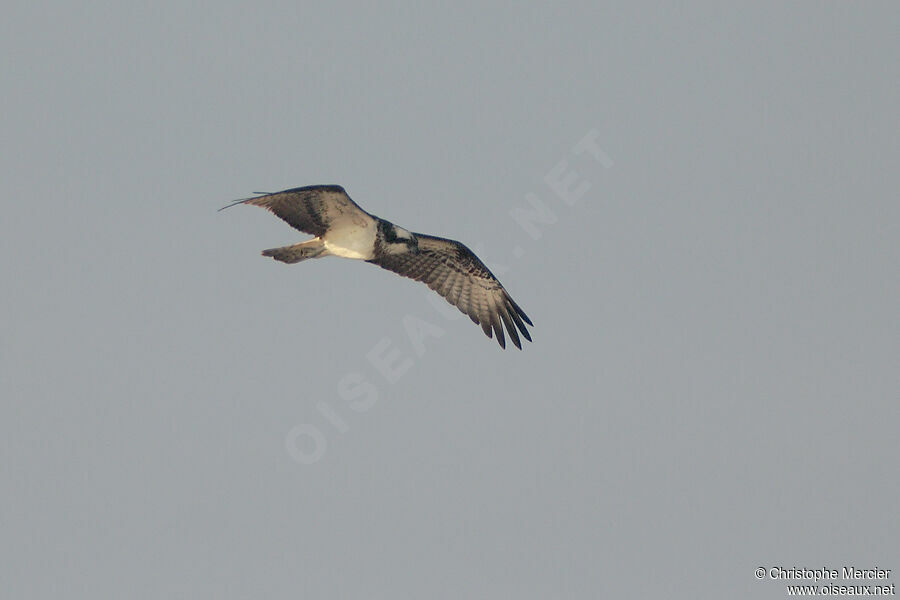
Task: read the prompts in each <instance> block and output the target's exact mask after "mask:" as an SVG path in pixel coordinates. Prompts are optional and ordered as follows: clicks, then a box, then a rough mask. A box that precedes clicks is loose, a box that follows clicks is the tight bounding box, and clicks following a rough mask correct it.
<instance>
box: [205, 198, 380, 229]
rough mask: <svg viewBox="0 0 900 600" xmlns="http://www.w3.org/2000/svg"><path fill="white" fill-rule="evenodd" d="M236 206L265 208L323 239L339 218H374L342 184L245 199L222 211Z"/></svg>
mask: <svg viewBox="0 0 900 600" xmlns="http://www.w3.org/2000/svg"><path fill="white" fill-rule="evenodd" d="M236 204H252V205H253V206H261V207H263V208H265V209H267V210H269V211H270V212H272V213H273V214H275V215H276V216H277V217H279V218H281V219H282V220H284V221H286V222H287V223H288V224H289V225H290V226H291V227H293V228H294V229H299V230H300V231H302V232H304V233H309V234H311V235H314V236H316V237H321V236H322V235H324V234H325V232H326V231H328V229H329V228H330V227H331V224H332V223H334V222H335V221H337V220H339V219H345V218H346V219H359V218H367V217H369V216H370V215H369V214H368V213H367V212H366V211H364V210H363V209H361V208H360V207H359V206H358V205H357V204H356V202H354V201H353V200H351V199H350V196H348V195H347V192H345V191H344V188H342V187H341V186H339V185H310V186H306V187H299V188H294V189H291V190H284V191H283V192H275V193H274V194H264V195H262V196H256V197H254V198H244V199H242V200H238V201H236V202H232V203H231V204H229V205H228V206H225V207H223V208H221V209H219V210H225V209H226V208H231V207H232V206H234V205H236Z"/></svg>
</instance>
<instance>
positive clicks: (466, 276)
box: [219, 185, 534, 350]
mask: <svg viewBox="0 0 900 600" xmlns="http://www.w3.org/2000/svg"><path fill="white" fill-rule="evenodd" d="M237 204H252V205H253V206H261V207H263V208H265V209H267V210H269V211H270V212H272V213H273V214H275V216H277V217H279V218H281V219H282V220H284V221H286V222H287V223H288V224H289V225H290V226H291V227H293V228H294V229H299V230H300V231H302V232H304V233H308V234H310V235H313V236H315V237H314V238H313V239H311V240H308V241H305V242H300V243H299V244H294V245H292V246H283V247H281V248H271V249H269V250H263V253H262V254H263V256H271V257H272V258H274V259H275V260H278V261H281V262H283V263H297V262H300V261H302V260H306V259H308V258H323V257H325V256H339V257H342V258H353V259H357V260H364V261H366V262H368V263H372V264H374V265H378V266H379V267H381V268H383V269H387V270H389V271H393V272H394V273H397V274H398V275H402V276H403V277H409V278H410V279H414V280H416V281H421V282H422V283H424V284H425V285H427V286H428V287H430V288H431V289H432V290H434V291H436V292H437V293H438V294H440V295H441V296H443V297H444V299H446V300H447V302H449V303H450V304H452V305H453V306H456V307H457V308H459V310H460V311H462V312H463V313H464V314H466V315H468V316H469V318H470V319H472V321H474V322H475V323H476V324H479V325H481V328H482V329H483V330H484V333H485V335H487V336H488V337H489V338H490V337H493V334H496V335H497V342H498V343H499V344H500V347H501V348H506V338H505V336H504V335H503V325H506V331H507V333H508V335H509V338H510V339H511V340H512V343H513V344H515V346H516V348H519V349H520V350H521V349H522V344H521V342H520V341H519V334H520V333H521V335H522V337H524V338H525V339H526V340H528V341H529V342H530V341H531V335H530V334H529V333H528V329H527V328H526V327H525V323H527V324H528V325H531V326H532V327H533V326H534V325H533V324H532V322H531V319H529V318H528V316H527V315H526V314H525V312H524V311H523V310H522V309H521V308H519V305H518V304H516V303H515V301H513V299H512V298H511V297H510V295H509V294H508V293H507V291H506V290H505V289H504V288H503V286H502V285H500V282H499V281H498V280H497V278H496V277H494V274H493V273H491V271H490V270H489V269H488V268H487V267H486V266H484V263H483V262H481V261H480V260H479V259H478V257H477V256H475V253H473V252H472V251H471V250H469V249H468V248H467V247H466V246H464V245H463V244H461V243H459V242H457V241H454V240H448V239H445V238H440V237H435V236H431V235H424V234H421V233H413V232H411V231H407V230H406V229H403V228H402V227H398V226H397V225H394V224H393V223H391V222H389V221H385V220H384V219H380V218H378V217H376V216H375V215H371V214H369V213H367V212H366V211H364V210H363V209H362V208H360V207H359V206H358V205H357V204H356V203H355V202H354V201H353V200H351V199H350V196H348V195H347V192H345V191H344V188H342V187H341V186H338V185H312V186H307V187H299V188H294V189H290V190H284V191H282V192H275V193H273V194H262V195H260V196H255V197H253V198H245V199H242V200H237V201H235V202H233V203H231V204H229V205H228V206H225V207H223V208H221V209H219V210H224V209H225V208H230V207H232V206H235V205H237ZM501 323H502V324H501Z"/></svg>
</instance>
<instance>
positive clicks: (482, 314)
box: [369, 233, 534, 350]
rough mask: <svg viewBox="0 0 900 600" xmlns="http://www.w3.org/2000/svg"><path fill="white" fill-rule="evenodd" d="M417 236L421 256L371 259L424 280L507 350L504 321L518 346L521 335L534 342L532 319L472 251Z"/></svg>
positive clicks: (392, 255) (449, 242)
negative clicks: (529, 326)
mask: <svg viewBox="0 0 900 600" xmlns="http://www.w3.org/2000/svg"><path fill="white" fill-rule="evenodd" d="M414 235H415V236H416V238H418V240H419V253H418V254H388V255H384V256H382V257H380V258H377V259H375V260H372V261H369V262H372V263H374V264H376V265H378V266H379V267H381V268H383V269H387V270H389V271H393V272H394V273H397V274H399V275H403V276H404V277H409V278H410V279H415V280H416V281H421V282H422V283H424V284H426V285H427V286H428V287H430V288H431V289H433V290H434V291H436V292H437V293H438V294H440V295H441V296H443V297H444V298H445V299H446V300H447V302H449V303H450V304H452V305H453V306H455V307H457V308H459V310H461V311H462V312H463V313H465V314H466V315H468V316H469V318H470V319H472V321H473V322H475V323H476V324H479V325H481V328H482V329H483V330H484V333H485V335H487V336H488V337H493V335H494V334H496V335H497V343H499V344H500V347H501V348H506V337H505V336H504V330H503V326H504V325H505V326H506V333H507V334H508V335H509V338H510V339H511V340H512V343H513V345H515V347H516V348H519V349H520V350H521V349H522V343H521V341H520V339H519V334H520V333H521V335H522V337H524V338H525V339H526V340H528V341H529V342H530V341H531V334H529V333H528V329H527V328H526V327H525V323H528V324H529V325H531V326H532V327H533V326H534V325H533V324H532V322H531V319H529V318H528V315H526V314H525V312H524V311H523V310H522V309H521V308H519V305H518V304H516V303H515V302H514V301H513V299H512V298H511V297H510V296H509V293H507V291H506V290H505V289H504V288H503V286H502V285H500V282H499V281H498V280H497V278H496V277H494V274H493V273H491V272H490V270H489V269H488V268H487V267H486V266H484V263H483V262H481V260H479V258H478V257H477V256H475V253H474V252H472V251H471V250H469V249H468V248H466V247H465V246H464V245H463V244H461V243H459V242H457V241H455V240H448V239H444V238H439V237H434V236H430V235H423V234H421V233H416V234H414Z"/></svg>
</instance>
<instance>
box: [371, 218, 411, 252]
mask: <svg viewBox="0 0 900 600" xmlns="http://www.w3.org/2000/svg"><path fill="white" fill-rule="evenodd" d="M379 229H380V233H381V238H382V241H383V244H384V246H383V247H384V251H385V252H386V253H388V254H418V253H419V240H418V239H417V238H416V235H415V234H414V233H413V232H411V231H407V230H406V229H403V228H402V227H397V226H396V225H394V224H393V223H389V222H388V221H382V222H381V223H380V224H379Z"/></svg>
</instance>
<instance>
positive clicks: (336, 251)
mask: <svg viewBox="0 0 900 600" xmlns="http://www.w3.org/2000/svg"><path fill="white" fill-rule="evenodd" d="M374 225H375V224H374V223H372V224H371V225H369V226H367V227H360V226H358V225H356V224H354V225H351V226H345V227H336V228H333V229H331V230H330V231H329V232H328V233H326V234H325V235H324V236H323V237H322V241H323V242H324V243H325V249H326V250H327V251H328V253H329V254H332V255H334V256H340V257H341V258H356V259H359V260H371V259H372V258H374V257H375V255H374V253H373V250H374V249H375V226H374Z"/></svg>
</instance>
